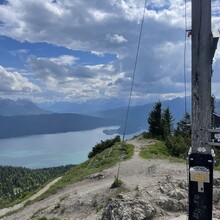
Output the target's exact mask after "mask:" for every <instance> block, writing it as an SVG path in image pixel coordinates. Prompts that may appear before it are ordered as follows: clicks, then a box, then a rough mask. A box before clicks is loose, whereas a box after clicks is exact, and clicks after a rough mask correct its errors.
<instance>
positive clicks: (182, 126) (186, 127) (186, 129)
mask: <svg viewBox="0 0 220 220" xmlns="http://www.w3.org/2000/svg"><path fill="white" fill-rule="evenodd" d="M190 125H191V118H190V115H189V113H185V115H184V117H183V119H182V120H180V121H179V122H178V123H177V127H176V130H175V136H182V137H183V138H184V139H185V140H186V142H187V143H188V144H189V143H190V140H191V127H190Z"/></svg>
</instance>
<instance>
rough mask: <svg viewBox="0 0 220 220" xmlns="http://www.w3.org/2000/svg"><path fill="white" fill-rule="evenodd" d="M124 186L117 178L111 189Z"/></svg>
mask: <svg viewBox="0 0 220 220" xmlns="http://www.w3.org/2000/svg"><path fill="white" fill-rule="evenodd" d="M122 184H123V182H122V180H120V179H117V178H116V179H115V181H114V182H113V183H112V185H111V187H110V189H115V188H119V187H121V186H122Z"/></svg>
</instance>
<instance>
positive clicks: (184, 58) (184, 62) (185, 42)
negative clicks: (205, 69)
mask: <svg viewBox="0 0 220 220" xmlns="http://www.w3.org/2000/svg"><path fill="white" fill-rule="evenodd" d="M186 46H187V4H186V0H185V39H184V52H183V60H184V61H183V75H184V95H185V101H184V107H185V114H186V113H187V95H186V90H187V88H186V87H187V85H186Z"/></svg>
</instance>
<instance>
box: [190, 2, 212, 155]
mask: <svg viewBox="0 0 220 220" xmlns="http://www.w3.org/2000/svg"><path fill="white" fill-rule="evenodd" d="M211 75H212V33H211V0H192V153H204V154H211V146H209V145H207V142H209V141H210V138H211V136H210V133H209V132H208V129H210V128H211Z"/></svg>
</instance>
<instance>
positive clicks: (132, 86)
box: [123, 0, 147, 142]
mask: <svg viewBox="0 0 220 220" xmlns="http://www.w3.org/2000/svg"><path fill="white" fill-rule="evenodd" d="M146 4H147V0H145V2H144V9H143V16H142V20H141V27H140V34H139V37H138V46H137V51H136V56H135V62H134V70H133V74H132V81H131V89H130V94H129V100H128V106H127V111H126V117H125V126H124V132H123V142H124V140H125V135H126V131H127V125H128V116H129V112H130V107H131V98H132V93H133V88H134V79H135V74H136V69H137V62H138V56H139V51H140V44H141V36H142V32H143V25H144V18H145V7H146Z"/></svg>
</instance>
